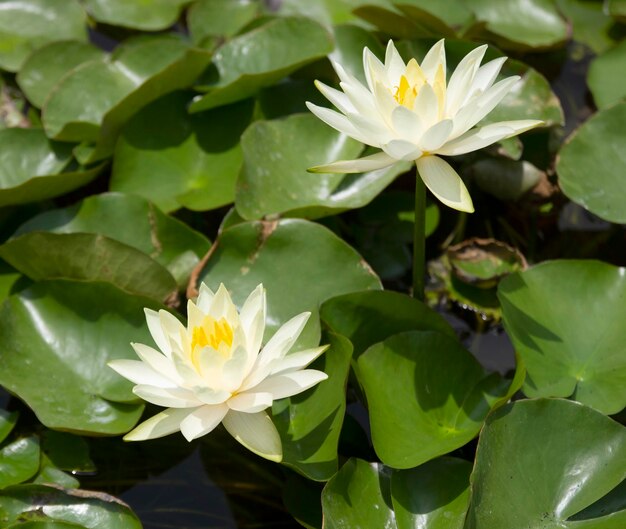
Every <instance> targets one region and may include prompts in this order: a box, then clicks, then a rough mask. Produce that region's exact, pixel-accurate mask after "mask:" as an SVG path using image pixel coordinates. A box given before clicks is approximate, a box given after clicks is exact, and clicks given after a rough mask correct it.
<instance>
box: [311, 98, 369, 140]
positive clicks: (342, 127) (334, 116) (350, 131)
mask: <svg viewBox="0 0 626 529" xmlns="http://www.w3.org/2000/svg"><path fill="white" fill-rule="evenodd" d="M306 106H307V108H308V109H309V110H310V111H311V112H312V113H313V114H315V115H316V116H317V117H318V118H319V119H321V120H322V121H323V122H324V123H326V125H328V126H330V127H332V128H333V129H335V130H338V131H339V132H341V133H343V134H345V135H347V136H350V137H351V138H354V139H355V140H357V141H361V142H362V143H365V141H364V140H365V138H363V136H362V135H361V134H360V133H359V131H358V130H356V128H355V127H354V125H353V124H352V123H351V122H350V120H349V119H348V118H347V117H346V116H344V115H343V114H340V113H339V112H336V111H335V110H331V109H330V108H325V107H319V106H317V105H314V104H313V103H310V102H309V101H307V102H306Z"/></svg>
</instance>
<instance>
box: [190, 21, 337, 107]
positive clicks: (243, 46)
mask: <svg viewBox="0 0 626 529" xmlns="http://www.w3.org/2000/svg"><path fill="white" fill-rule="evenodd" d="M332 49H333V43H332V39H331V35H330V34H329V33H328V32H327V31H326V30H325V29H324V28H323V27H322V26H320V25H319V24H318V23H317V22H314V21H313V20H311V19H308V18H298V17H285V18H277V19H274V20H271V21H270V22H268V23H267V24H264V25H262V26H260V27H257V28H255V29H253V30H252V31H250V32H248V33H244V34H243V35H240V36H238V37H236V38H234V39H232V40H230V41H229V42H227V43H226V44H224V45H223V46H222V47H221V48H219V50H217V51H216V52H215V55H214V57H213V64H214V67H215V70H216V73H217V76H218V77H219V79H217V80H216V82H215V83H212V84H210V85H203V86H200V87H198V89H199V90H201V91H206V92H208V93H207V94H206V95H199V96H197V97H196V98H195V99H194V102H193V103H192V104H191V106H190V108H189V110H190V112H200V111H202V110H208V109H210V108H214V107H217V106H221V105H226V104H228V103H234V102H235V101H240V100H242V99H246V98H248V97H250V96H252V95H254V94H255V93H256V92H258V91H259V90H260V89H261V88H263V87H266V86H270V85H273V84H274V83H276V82H277V81H279V80H280V79H282V78H283V77H286V76H287V75H289V74H290V73H292V72H294V71H295V70H297V69H298V68H300V67H302V66H304V65H305V64H308V63H310V62H313V61H315V60H317V59H321V58H322V57H324V56H325V55H326V54H328V53H330V52H331V51H332Z"/></svg>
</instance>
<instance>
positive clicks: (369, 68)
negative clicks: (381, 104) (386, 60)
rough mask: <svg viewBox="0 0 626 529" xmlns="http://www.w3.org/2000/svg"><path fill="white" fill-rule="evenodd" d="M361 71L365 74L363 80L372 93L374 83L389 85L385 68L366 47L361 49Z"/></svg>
mask: <svg viewBox="0 0 626 529" xmlns="http://www.w3.org/2000/svg"><path fill="white" fill-rule="evenodd" d="M363 71H364V73H365V79H366V80H367V84H368V86H369V87H370V90H371V91H372V92H373V91H374V87H375V86H376V83H382V84H384V85H386V86H388V85H389V81H388V80H387V72H386V71H385V67H384V65H383V63H382V62H380V60H378V57H376V55H374V54H373V53H372V52H371V51H370V50H369V49H368V48H367V47H366V48H363Z"/></svg>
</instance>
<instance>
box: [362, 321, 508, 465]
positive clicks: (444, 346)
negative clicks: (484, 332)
mask: <svg viewBox="0 0 626 529" xmlns="http://www.w3.org/2000/svg"><path fill="white" fill-rule="evenodd" d="M434 351H436V354H433V352H434ZM357 366H358V369H357V377H358V379H359V382H360V383H361V385H362V387H363V389H364V391H365V395H366V397H367V404H368V408H369V415H370V421H371V426H372V441H373V443H374V449H375V450H376V453H377V454H378V456H379V457H380V459H381V461H382V462H383V463H385V464H386V465H389V466H391V467H394V468H411V467H414V466H417V465H421V464H422V463H425V462H426V461H429V460H430V459H433V458H435V457H437V456H440V455H444V454H447V453H448V452H451V451H452V450H455V449H457V448H460V447H461V446H463V445H465V444H466V443H468V442H469V441H471V440H472V439H473V438H474V437H475V436H476V435H477V434H478V432H479V430H480V428H481V426H482V424H483V421H484V419H485V417H486V416H487V414H488V413H489V411H490V409H491V408H492V407H493V406H494V405H495V404H497V403H498V401H500V400H501V399H502V398H503V397H504V396H505V394H506V393H507V388H508V386H509V383H508V382H507V381H505V380H503V379H502V378H501V377H500V376H499V375H497V374H491V375H486V374H485V372H484V371H483V369H482V367H481V366H480V364H479V363H478V361H477V360H476V359H475V358H474V357H473V356H472V355H471V353H469V352H468V351H466V350H465V349H464V348H463V347H462V346H461V345H460V344H459V343H458V341H457V340H455V339H453V338H451V337H449V336H446V335H445V334H442V333H439V332H433V331H411V332H405V333H402V334H396V335H394V336H392V337H390V338H387V339H386V340H385V341H383V342H380V343H377V344H375V345H373V346H371V347H370V348H369V349H367V350H366V351H365V352H364V353H363V354H362V355H361V356H359V357H358V359H357ZM381 381H387V382H390V381H393V383H381Z"/></svg>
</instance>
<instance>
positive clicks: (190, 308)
mask: <svg viewBox="0 0 626 529" xmlns="http://www.w3.org/2000/svg"><path fill="white" fill-rule="evenodd" d="M204 316H205V313H204V312H202V311H201V310H200V309H199V308H198V306H197V305H196V304H195V303H194V302H193V301H191V300H190V299H189V300H187V330H189V331H192V330H193V329H194V328H195V327H199V326H200V325H202V320H203V319H204Z"/></svg>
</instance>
